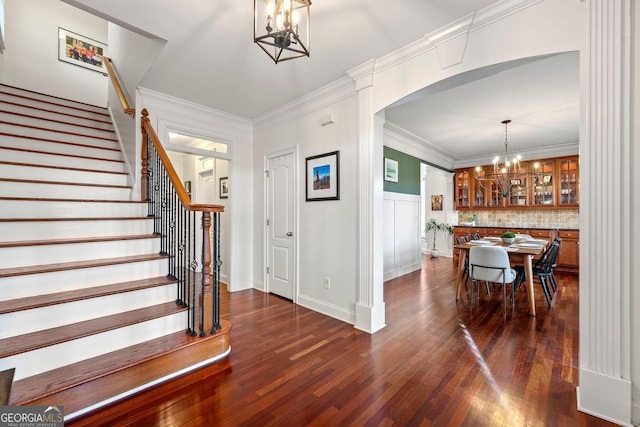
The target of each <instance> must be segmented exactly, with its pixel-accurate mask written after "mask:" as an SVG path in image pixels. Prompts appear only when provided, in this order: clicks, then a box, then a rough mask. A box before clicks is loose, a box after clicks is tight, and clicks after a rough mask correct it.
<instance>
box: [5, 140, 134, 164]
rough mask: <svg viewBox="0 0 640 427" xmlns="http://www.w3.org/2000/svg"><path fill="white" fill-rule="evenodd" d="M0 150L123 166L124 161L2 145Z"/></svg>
mask: <svg viewBox="0 0 640 427" xmlns="http://www.w3.org/2000/svg"><path fill="white" fill-rule="evenodd" d="M0 149H2V150H12V151H22V152H24V153H33V154H45V155H47V156H59V157H72V158H74V159H83V160H99V161H101V162H112V163H122V164H124V160H122V159H107V158H102V157H91V156H79V155H77V154H68V153H56V152H54V151H43V150H31V149H27V148H20V147H9V146H5V145H2V143H0Z"/></svg>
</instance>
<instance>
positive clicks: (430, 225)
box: [424, 218, 453, 257]
mask: <svg viewBox="0 0 640 427" xmlns="http://www.w3.org/2000/svg"><path fill="white" fill-rule="evenodd" d="M438 231H442V232H444V233H447V234H448V235H449V236H451V235H452V234H453V226H451V225H449V224H447V223H444V222H438V221H437V220H436V219H435V218H431V219H430V220H429V221H427V223H426V224H425V226H424V234H425V235H426V234H427V233H430V232H433V247H432V248H431V249H430V250H429V253H430V255H431V256H432V257H437V256H439V255H440V252H439V251H438V249H436V236H437V235H438Z"/></svg>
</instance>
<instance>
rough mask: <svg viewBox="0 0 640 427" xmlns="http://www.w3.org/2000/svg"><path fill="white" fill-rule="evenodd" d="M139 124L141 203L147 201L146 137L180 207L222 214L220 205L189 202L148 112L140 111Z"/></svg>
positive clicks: (222, 210) (145, 110)
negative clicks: (156, 153)
mask: <svg viewBox="0 0 640 427" xmlns="http://www.w3.org/2000/svg"><path fill="white" fill-rule="evenodd" d="M141 122H142V181H143V182H142V191H143V195H142V201H143V202H146V201H147V200H148V197H147V194H145V193H146V188H147V185H146V180H147V170H148V165H147V159H146V153H147V147H146V145H147V138H146V137H145V136H147V135H148V136H149V139H150V140H151V141H152V142H153V146H154V147H155V148H156V151H157V152H158V155H159V156H160V159H161V160H162V163H163V165H164V167H165V169H166V170H167V174H168V175H169V179H171V183H172V184H173V186H174V187H175V189H176V193H178V197H179V198H180V201H181V202H182V205H183V206H184V207H185V209H187V210H189V211H197V212H224V206H221V205H210V204H198V203H192V202H191V199H189V195H188V194H187V190H185V189H184V185H183V184H182V181H181V180H180V177H178V174H177V173H176V170H175V169H174V168H173V165H172V164H171V160H169V156H168V155H167V152H166V151H165V150H164V147H163V146H162V144H161V143H160V140H159V139H158V136H157V135H156V132H155V131H154V130H153V127H152V126H151V121H150V120H149V112H148V111H147V109H146V108H144V109H143V110H142V118H141Z"/></svg>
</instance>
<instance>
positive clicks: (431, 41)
mask: <svg viewBox="0 0 640 427" xmlns="http://www.w3.org/2000/svg"><path fill="white" fill-rule="evenodd" d="M541 1H544V0H504V1H501V2H498V3H494V4H492V5H491V6H488V7H485V8H484V9H481V10H479V11H476V12H474V13H471V14H469V15H467V16H464V17H462V18H460V19H457V20H455V21H453V22H451V23H449V24H447V25H445V26H443V27H441V28H439V29H437V30H435V31H432V32H430V33H428V34H427V35H425V36H424V37H423V38H421V39H419V40H416V41H415V42H413V43H409V44H408V45H406V46H405V47H403V48H400V49H398V50H396V51H394V52H391V53H390V54H388V55H385V56H383V57H381V58H378V59H376V72H382V71H385V70H387V69H390V68H393V67H395V66H396V65H398V64H401V63H403V62H406V61H408V60H410V59H412V58H414V57H416V56H419V55H422V54H424V53H426V52H428V51H430V50H432V49H435V47H436V46H437V45H438V44H441V43H444V42H446V41H447V40H449V39H453V38H455V37H459V36H460V35H463V34H465V33H467V34H468V33H471V32H473V31H475V30H478V29H480V28H483V27H485V26H487V25H491V24H492V23H494V22H496V21H499V20H501V19H504V18H507V17H509V16H510V15H513V14H515V13H518V12H520V11H521V10H524V9H526V8H528V7H530V6H532V5H534V4H536V3H540V2H541Z"/></svg>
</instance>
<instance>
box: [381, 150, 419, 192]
mask: <svg viewBox="0 0 640 427" xmlns="http://www.w3.org/2000/svg"><path fill="white" fill-rule="evenodd" d="M384 157H385V158H387V159H393V160H396V161H397V162H398V182H389V181H384V191H390V192H392V193H404V194H417V195H420V163H424V162H423V161H422V160H420V159H418V158H417V157H413V156H410V155H408V154H405V153H402V152H400V151H397V150H394V149H393V148H389V147H384ZM382 167H383V168H384V160H383V165H382Z"/></svg>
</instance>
